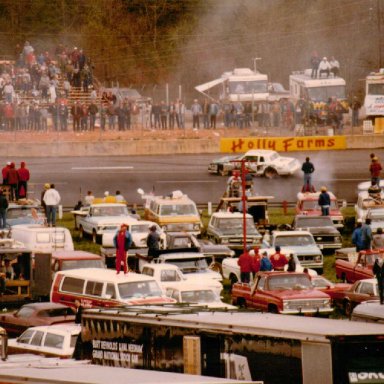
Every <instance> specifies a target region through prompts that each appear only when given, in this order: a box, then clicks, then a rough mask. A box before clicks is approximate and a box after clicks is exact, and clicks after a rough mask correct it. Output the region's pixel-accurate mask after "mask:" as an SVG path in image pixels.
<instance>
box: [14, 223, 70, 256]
mask: <svg viewBox="0 0 384 384" xmlns="http://www.w3.org/2000/svg"><path fill="white" fill-rule="evenodd" d="M11 233H12V238H13V239H15V240H17V241H20V242H22V243H23V244H24V246H25V248H27V249H30V250H31V251H32V252H34V253H35V252H48V253H51V252H53V251H60V250H62V251H73V250H74V249H75V248H74V246H73V240H72V235H71V232H69V230H68V229H67V228H64V227H45V226H44V225H39V224H20V225H14V226H13V227H12V231H11Z"/></svg>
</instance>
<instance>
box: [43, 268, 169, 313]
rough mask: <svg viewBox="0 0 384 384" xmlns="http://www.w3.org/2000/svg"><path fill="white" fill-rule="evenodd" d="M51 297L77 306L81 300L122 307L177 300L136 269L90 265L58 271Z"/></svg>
mask: <svg viewBox="0 0 384 384" xmlns="http://www.w3.org/2000/svg"><path fill="white" fill-rule="evenodd" d="M50 299H51V301H52V302H54V303H61V304H64V305H68V306H69V307H73V308H74V307H75V301H76V300H79V301H80V302H81V303H82V305H84V306H91V307H119V306H124V305H146V304H169V303H175V302H176V301H175V300H174V299H171V298H167V297H165V296H164V294H163V291H162V290H161V288H160V286H159V284H158V283H157V281H156V280H155V279H154V278H153V277H150V276H145V275H140V274H137V273H134V272H129V273H128V274H123V273H120V274H118V275H117V274H116V271H112V270H108V269H101V268H87V269H72V270H68V271H61V272H57V273H56V274H55V277H54V279H53V283H52V287H51V295H50Z"/></svg>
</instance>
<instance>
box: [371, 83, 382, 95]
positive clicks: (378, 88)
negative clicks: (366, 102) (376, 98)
mask: <svg viewBox="0 0 384 384" xmlns="http://www.w3.org/2000/svg"><path fill="white" fill-rule="evenodd" d="M368 94H369V95H384V83H376V84H368Z"/></svg>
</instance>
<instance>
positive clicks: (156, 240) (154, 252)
mask: <svg viewBox="0 0 384 384" xmlns="http://www.w3.org/2000/svg"><path fill="white" fill-rule="evenodd" d="M147 247H148V256H150V257H152V258H154V257H158V256H159V253H158V252H159V249H160V235H159V233H158V232H157V228H156V225H152V226H151V227H150V228H149V233H148V236H147Z"/></svg>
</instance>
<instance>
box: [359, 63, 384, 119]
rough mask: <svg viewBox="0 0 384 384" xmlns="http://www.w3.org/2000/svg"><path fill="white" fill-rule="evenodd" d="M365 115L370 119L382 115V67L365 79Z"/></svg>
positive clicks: (383, 100)
mask: <svg viewBox="0 0 384 384" xmlns="http://www.w3.org/2000/svg"><path fill="white" fill-rule="evenodd" d="M364 108H365V115H366V117H367V118H369V119H371V120H373V121H374V120H375V118H378V117H384V68H381V69H380V71H379V72H372V73H370V74H369V75H368V76H367V77H366V79H365V99H364Z"/></svg>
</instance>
